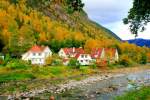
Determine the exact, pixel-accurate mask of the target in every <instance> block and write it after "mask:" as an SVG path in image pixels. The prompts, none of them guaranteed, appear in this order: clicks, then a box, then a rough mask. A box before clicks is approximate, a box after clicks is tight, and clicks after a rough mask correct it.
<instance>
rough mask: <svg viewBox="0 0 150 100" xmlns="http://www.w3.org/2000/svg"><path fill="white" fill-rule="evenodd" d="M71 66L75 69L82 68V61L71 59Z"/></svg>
mask: <svg viewBox="0 0 150 100" xmlns="http://www.w3.org/2000/svg"><path fill="white" fill-rule="evenodd" d="M68 65H69V66H71V67H72V68H75V69H79V68H80V63H79V62H78V61H77V59H74V58H72V59H70V61H69V64H68Z"/></svg>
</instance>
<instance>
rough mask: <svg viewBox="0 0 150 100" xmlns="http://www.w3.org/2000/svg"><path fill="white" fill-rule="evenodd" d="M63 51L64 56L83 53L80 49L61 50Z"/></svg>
mask: <svg viewBox="0 0 150 100" xmlns="http://www.w3.org/2000/svg"><path fill="white" fill-rule="evenodd" d="M63 51H64V52H65V54H66V55H72V54H79V53H84V50H83V49H82V48H63Z"/></svg>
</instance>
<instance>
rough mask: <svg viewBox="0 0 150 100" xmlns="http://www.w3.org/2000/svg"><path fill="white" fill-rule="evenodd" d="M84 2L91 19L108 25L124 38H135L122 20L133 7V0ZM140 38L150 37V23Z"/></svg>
mask: <svg viewBox="0 0 150 100" xmlns="http://www.w3.org/2000/svg"><path fill="white" fill-rule="evenodd" d="M83 2H84V3H85V7H84V10H85V11H86V12H87V13H88V16H89V18H90V19H92V20H94V21H96V22H98V23H99V24H101V25H103V26H105V27H107V28H108V29H110V30H111V31H113V32H114V33H115V34H117V35H118V36H119V37H120V38H122V39H123V40H127V39H134V35H132V34H131V33H130V31H129V29H128V26H127V25H124V24H123V22H122V19H123V18H125V17H126V16H127V14H128V11H129V9H130V8H131V7H132V2H133V0H83ZM138 38H144V39H150V25H148V26H147V30H146V31H144V32H143V33H139V36H138Z"/></svg>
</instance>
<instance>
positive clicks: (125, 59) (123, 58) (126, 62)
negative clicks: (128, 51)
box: [119, 55, 132, 67]
mask: <svg viewBox="0 0 150 100" xmlns="http://www.w3.org/2000/svg"><path fill="white" fill-rule="evenodd" d="M119 64H121V65H124V66H125V67H128V66H130V65H132V60H131V59H130V58H129V57H128V56H127V55H122V56H121V58H120V61H119Z"/></svg>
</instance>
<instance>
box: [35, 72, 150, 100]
mask: <svg viewBox="0 0 150 100" xmlns="http://www.w3.org/2000/svg"><path fill="white" fill-rule="evenodd" d="M145 85H150V71H143V72H137V73H130V74H118V75H116V76H115V77H112V78H110V79H107V80H102V81H99V82H96V83H93V84H90V85H85V86H82V87H80V86H79V87H80V88H76V89H73V90H69V91H66V92H64V93H62V94H50V93H43V94H41V95H38V96H37V98H42V99H44V100H46V99H48V98H49V96H50V95H53V96H54V97H55V99H56V100H113V99H114V98H115V97H116V96H118V95H122V94H123V93H125V92H126V91H130V90H132V89H138V88H140V87H141V86H145Z"/></svg>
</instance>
